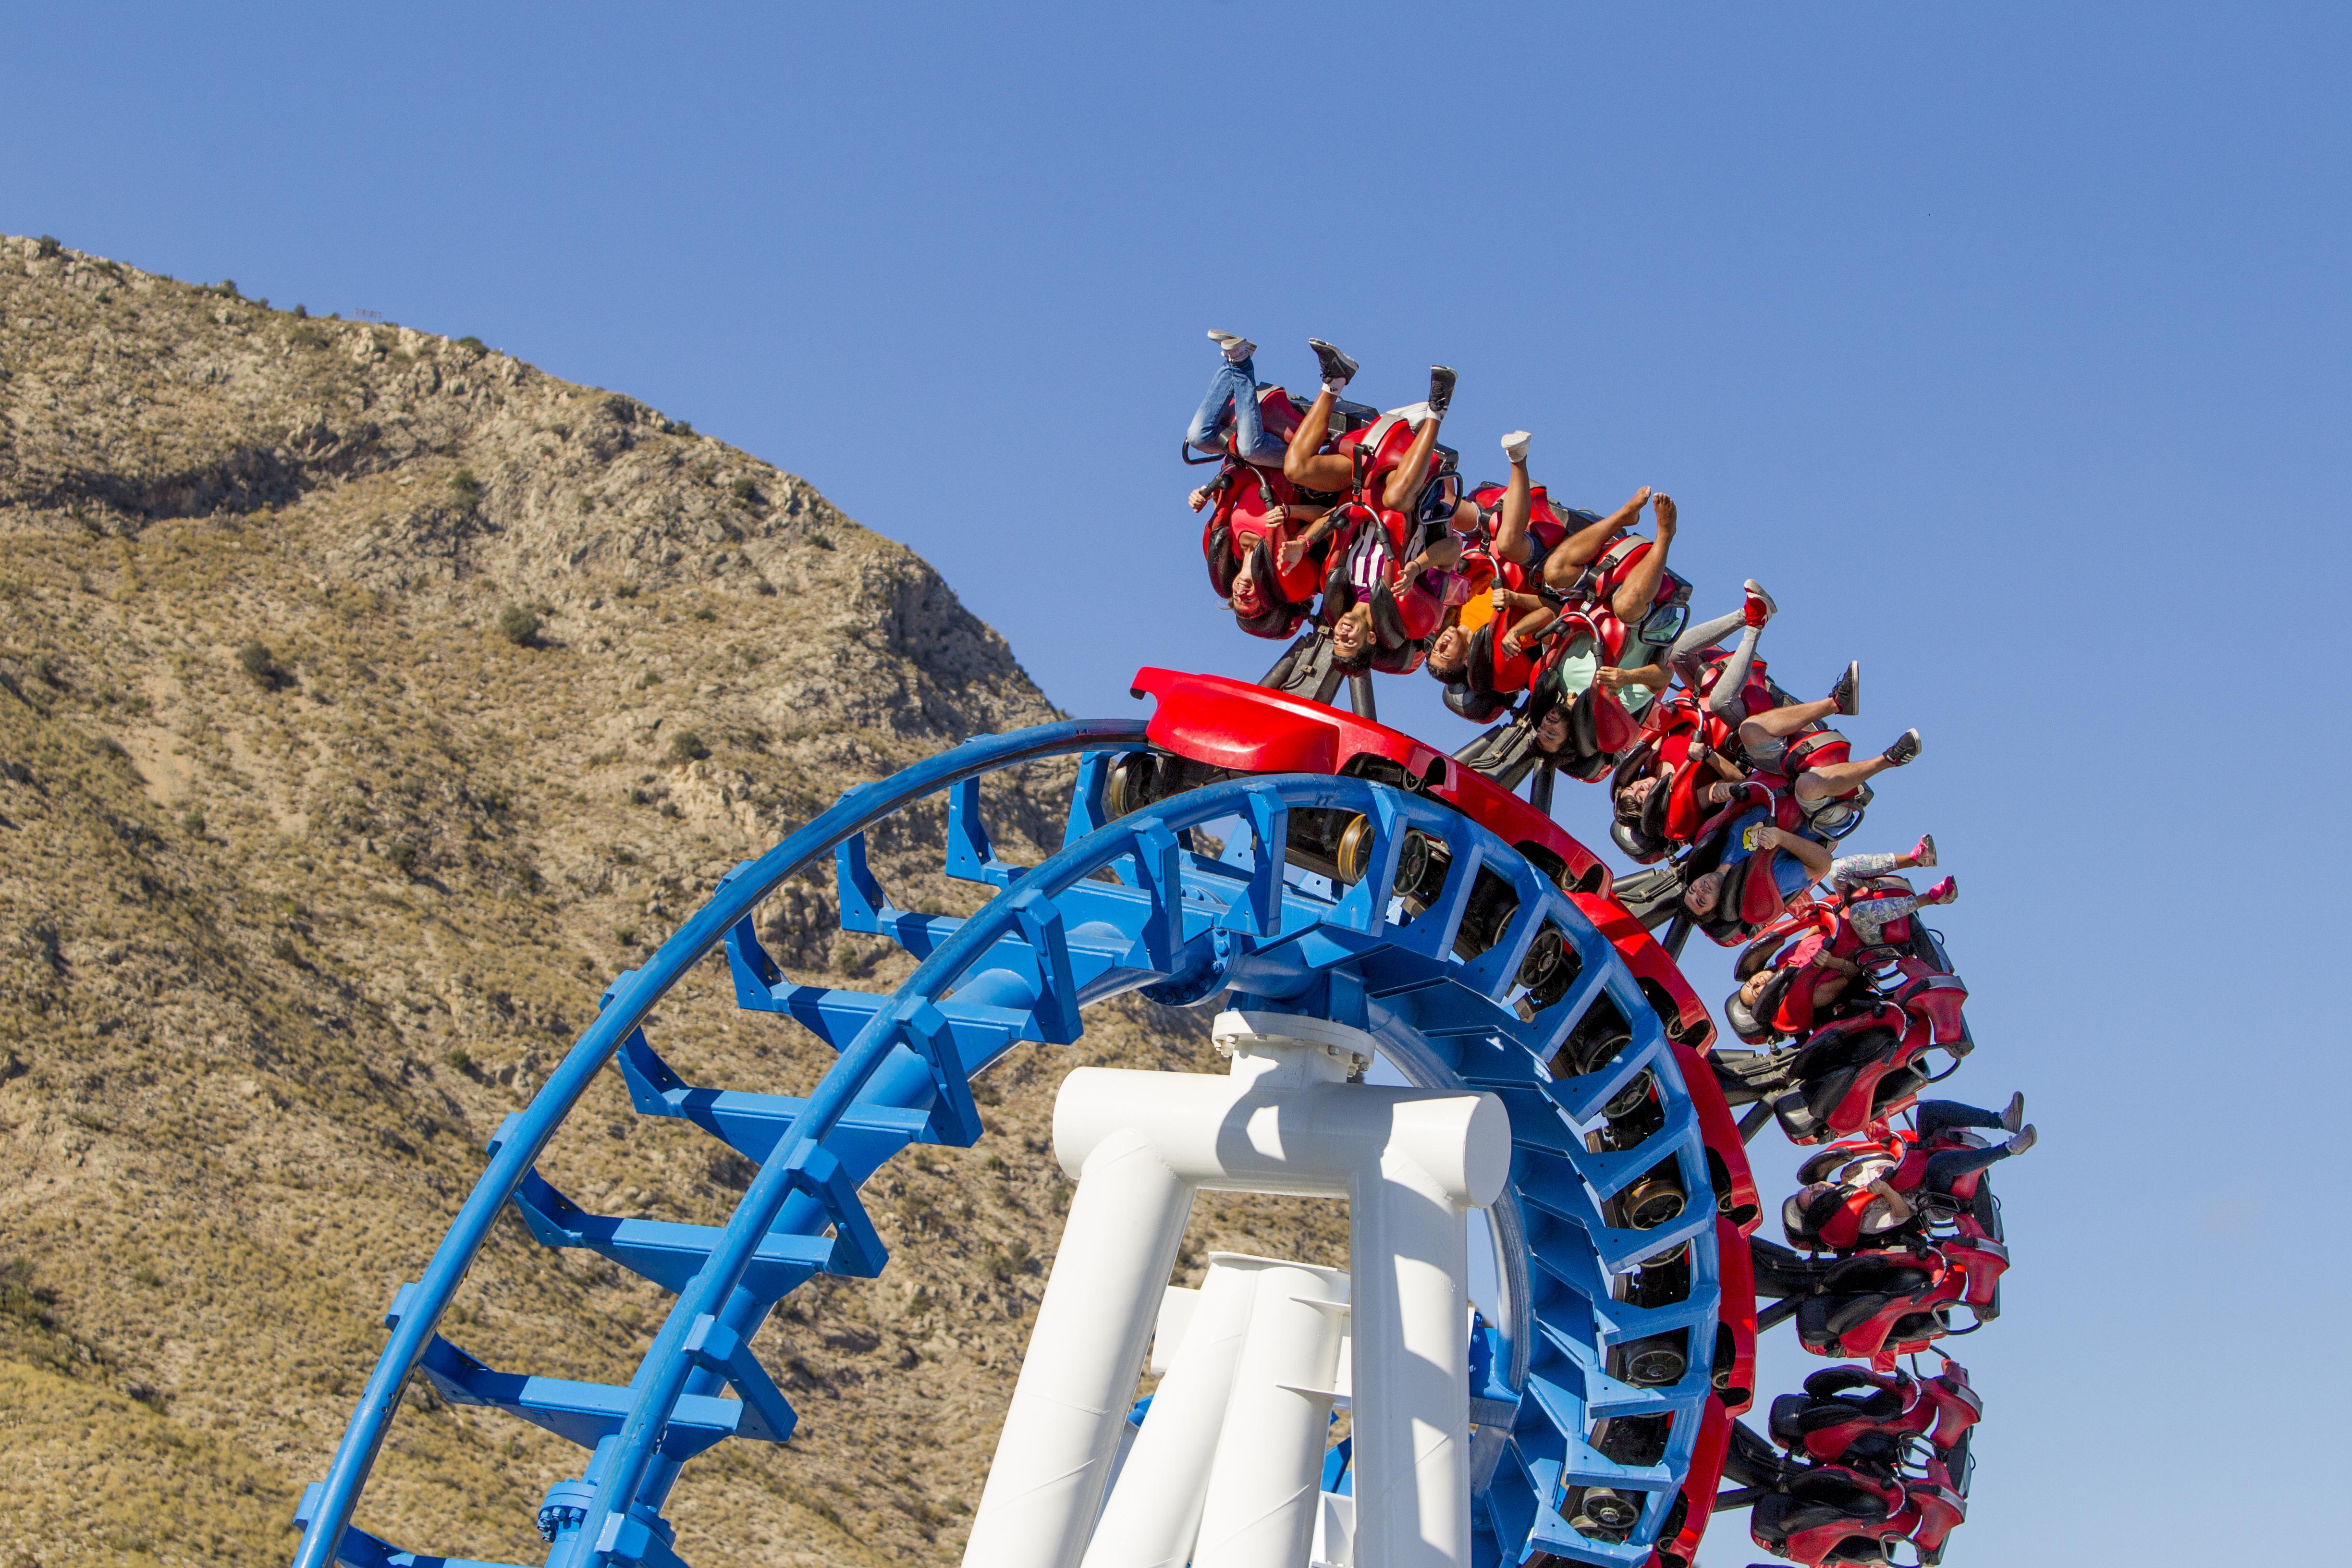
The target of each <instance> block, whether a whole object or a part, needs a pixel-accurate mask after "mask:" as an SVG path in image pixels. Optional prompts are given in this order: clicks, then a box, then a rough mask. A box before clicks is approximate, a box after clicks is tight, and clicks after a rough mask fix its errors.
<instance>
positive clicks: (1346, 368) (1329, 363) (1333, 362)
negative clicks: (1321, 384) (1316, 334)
mask: <svg viewBox="0 0 2352 1568" xmlns="http://www.w3.org/2000/svg"><path fill="white" fill-rule="evenodd" d="M1307 347H1308V348H1310V349H1313V350H1314V351H1315V357H1316V358H1317V359H1318V361H1320V362H1321V363H1322V365H1323V379H1324V380H1325V381H1331V382H1339V381H1352V380H1354V379H1355V375H1356V362H1355V361H1354V360H1351V359H1349V357H1348V356H1347V355H1346V354H1343V353H1340V352H1339V350H1338V349H1335V348H1333V347H1332V346H1331V345H1330V344H1329V343H1327V342H1324V341H1323V340H1322V339H1321V338H1309V339H1307Z"/></svg>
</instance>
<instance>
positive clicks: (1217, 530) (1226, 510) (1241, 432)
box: [1185, 330, 1339, 637]
mask: <svg viewBox="0 0 2352 1568" xmlns="http://www.w3.org/2000/svg"><path fill="white" fill-rule="evenodd" d="M1209 336H1210V338H1211V339H1212V340H1213V341H1215V342H1217V343H1218V344H1219V346H1220V349H1221V352H1222V353H1223V357H1224V361H1225V363H1224V364H1223V367H1222V368H1221V369H1220V370H1219V371H1218V373H1217V375H1216V377H1215V379H1214V380H1213V381H1212V382H1211V383H1210V384H1209V393H1208V395H1207V397H1205V398H1204V399H1203V400H1202V405H1201V407H1200V410H1199V411H1198V412H1197V413H1196V414H1195V415H1194V416H1193V418H1192V425H1191V426H1189V427H1188V428H1187V430H1186V432H1185V445H1186V447H1188V448H1190V449H1192V450H1195V451H1201V452H1205V453H1209V454H1212V455H1215V456H1222V457H1223V458H1224V459H1225V466H1224V468H1223V471H1222V472H1220V473H1219V474H1218V476H1217V478H1216V479H1213V480H1212V481H1211V482H1210V483H1208V484H1206V485H1203V486H1202V487H1201V488H1199V489H1195V490H1194V491H1193V492H1192V495H1191V497H1190V498H1189V499H1190V502H1191V505H1192V510H1194V511H1201V510H1210V517H1209V520H1208V521H1207V523H1206V524H1205V525H1204V526H1203V527H1202V531H1201V549H1202V555H1203V557H1204V559H1205V560H1206V562H1207V564H1208V568H1209V581H1210V584H1211V585H1212V586H1213V587H1214V588H1215V589H1216V591H1217V594H1218V595H1219V596H1220V597H1221V598H1223V600H1224V601H1225V605H1226V607H1227V608H1228V609H1230V610H1232V611H1233V615H1234V623H1235V624H1236V625H1237V626H1240V627H1241V629H1242V630H1244V631H1245V632H1248V633H1249V634H1250V635H1252V636H1253V637H1288V636H1289V635H1291V633H1293V632H1294V631H1296V630H1297V628H1298V626H1299V625H1300V624H1301V623H1302V622H1304V621H1305V620H1306V618H1307V616H1308V614H1309V613H1310V612H1311V611H1312V610H1313V608H1314V604H1315V597H1316V595H1317V594H1318V592H1319V591H1320V588H1321V579H1322V574H1323V567H1324V562H1323V560H1322V552H1320V551H1317V552H1312V555H1311V558H1309V559H1305V560H1300V559H1298V558H1297V557H1294V558H1293V559H1292V560H1290V561H1289V562H1285V561H1284V560H1283V559H1282V550H1281V547H1282V545H1283V544H1284V543H1286V542H1288V541H1289V540H1291V539H1294V538H1296V537H1297V536H1298V534H1299V533H1301V532H1302V531H1304V530H1305V529H1306V528H1307V526H1308V525H1309V524H1311V523H1312V522H1314V521H1316V520H1317V519H1318V518H1320V517H1322V516H1323V514H1324V513H1325V512H1327V511H1328V510H1330V507H1331V504H1332V503H1333V502H1335V501H1337V500H1339V497H1337V496H1335V495H1325V494H1319V493H1311V492H1303V491H1301V490H1299V489H1297V487H1296V486H1293V485H1292V484H1291V483H1290V482H1289V480H1288V479H1286V478H1284V477H1283V473H1282V457H1283V453H1284V452H1285V451H1286V449H1287V435H1288V432H1289V429H1290V426H1291V424H1292V422H1294V421H1295V419H1296V416H1297V409H1296V407H1295V406H1294V405H1292V404H1291V402H1290V401H1289V399H1288V397H1287V396H1286V395H1285V394H1283V392H1282V390H1281V389H1280V388H1279V387H1267V386H1265V385H1263V384H1260V383H1259V382H1258V380H1257V377H1256V371H1255V361H1254V359H1253V358H1252V356H1253V355H1254V354H1255V351H1256V345H1255V343H1252V342H1249V341H1248V340H1247V339H1244V338H1239V337H1235V336H1234V334H1233V333H1231V332H1224V331H1215V330H1212V331H1210V333H1209ZM1269 409H1271V410H1272V411H1273V415H1272V416H1273V417H1274V418H1276V419H1277V420H1279V421H1280V424H1279V425H1278V426H1276V425H1270V424H1269V423H1268V418H1269V415H1268V413H1267V410H1269ZM1212 508H1213V510H1211V509H1212Z"/></svg>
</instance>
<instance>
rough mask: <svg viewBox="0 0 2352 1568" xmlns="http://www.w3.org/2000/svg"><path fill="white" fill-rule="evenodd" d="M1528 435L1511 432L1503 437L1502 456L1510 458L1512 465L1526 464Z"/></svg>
mask: <svg viewBox="0 0 2352 1568" xmlns="http://www.w3.org/2000/svg"><path fill="white" fill-rule="evenodd" d="M1503 456H1505V457H1506V458H1510V459H1511V461H1513V462H1514V463H1524V462H1526V461H1527V460H1528V433H1527V432H1526V431H1524V430H1514V431H1512V432H1511V433H1510V434H1509V435H1507V436H1506V437H1503Z"/></svg>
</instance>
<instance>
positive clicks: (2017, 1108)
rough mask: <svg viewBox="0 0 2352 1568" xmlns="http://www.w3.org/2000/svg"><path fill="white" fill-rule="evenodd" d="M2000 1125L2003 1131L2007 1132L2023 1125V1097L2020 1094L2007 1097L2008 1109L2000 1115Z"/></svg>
mask: <svg viewBox="0 0 2352 1568" xmlns="http://www.w3.org/2000/svg"><path fill="white" fill-rule="evenodd" d="M2000 1125H2001V1128H2002V1130H2003V1131H2009V1132H2014V1131H2017V1130H2018V1129H2019V1128H2021V1127H2023V1126H2024V1125H2025V1096H2024V1095H2023V1094H2022V1093H2019V1094H2012V1095H2011V1096H2010V1097H2009V1109H2008V1110H2004V1111H2002V1112H2001V1113H2000Z"/></svg>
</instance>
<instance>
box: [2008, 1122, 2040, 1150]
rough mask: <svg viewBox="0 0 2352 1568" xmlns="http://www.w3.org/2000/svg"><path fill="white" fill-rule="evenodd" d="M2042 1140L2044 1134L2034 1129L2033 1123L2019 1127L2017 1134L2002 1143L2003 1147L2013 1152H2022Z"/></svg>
mask: <svg viewBox="0 0 2352 1568" xmlns="http://www.w3.org/2000/svg"><path fill="white" fill-rule="evenodd" d="M2041 1141H2042V1135H2041V1134H2040V1133H2038V1132H2036V1131H2033V1128H2032V1125H2031V1124H2029V1125H2027V1126H2024V1127H2021V1128H2019V1129H2018V1130H2017V1136H2016V1137H2014V1138H2011V1140H2010V1141H2009V1142H2006V1143H2004V1144H2002V1145H2001V1147H2002V1148H2004V1149H2007V1150H2008V1151H2009V1152H2011V1153H2012V1154H2022V1153H2024V1152H2026V1151H2027V1150H2028V1149H2031V1148H2032V1147H2033V1145H2034V1144H2036V1143H2038V1142H2041Z"/></svg>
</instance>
